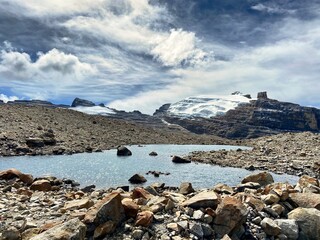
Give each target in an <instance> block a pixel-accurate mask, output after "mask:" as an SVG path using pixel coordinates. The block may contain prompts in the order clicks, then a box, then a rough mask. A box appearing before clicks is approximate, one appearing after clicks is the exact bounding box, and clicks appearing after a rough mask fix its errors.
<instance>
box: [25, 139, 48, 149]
mask: <svg viewBox="0 0 320 240" xmlns="http://www.w3.org/2000/svg"><path fill="white" fill-rule="evenodd" d="M26 144H27V146H28V147H30V148H39V147H44V141H43V139H42V138H27V139H26Z"/></svg>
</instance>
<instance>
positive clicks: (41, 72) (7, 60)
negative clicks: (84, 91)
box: [0, 49, 95, 81]
mask: <svg viewBox="0 0 320 240" xmlns="http://www.w3.org/2000/svg"><path fill="white" fill-rule="evenodd" d="M37 57H38V59H36V60H35V61H32V60H31V57H30V55H29V54H27V53H25V52H17V51H11V50H2V51H1V52H0V73H5V75H6V76H7V77H10V78H12V79H17V78H19V79H21V78H23V79H26V78H32V77H37V76H41V78H42V77H44V79H47V78H48V77H49V76H50V74H57V75H61V76H65V75H74V76H76V77H77V78H79V77H81V76H84V75H87V74H93V73H94V72H95V69H94V68H93V67H92V66H90V65H89V64H87V63H82V62H80V60H79V59H78V57H76V56H74V55H72V54H65V53H63V52H61V51H59V50H57V49H52V50H50V51H49V52H47V53H42V52H38V54H37ZM52 81H58V79H52Z"/></svg>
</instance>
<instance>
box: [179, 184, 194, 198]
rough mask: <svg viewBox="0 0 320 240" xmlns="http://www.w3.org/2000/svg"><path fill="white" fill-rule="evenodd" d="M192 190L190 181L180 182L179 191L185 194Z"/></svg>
mask: <svg viewBox="0 0 320 240" xmlns="http://www.w3.org/2000/svg"><path fill="white" fill-rule="evenodd" d="M193 192H194V189H193V187H192V184H191V183H189V182H183V183H181V185H180V189H179V193H181V194H184V195H186V194H189V193H193Z"/></svg>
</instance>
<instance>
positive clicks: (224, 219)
mask: <svg viewBox="0 0 320 240" xmlns="http://www.w3.org/2000/svg"><path fill="white" fill-rule="evenodd" d="M248 213H249V210H248V209H247V207H246V206H245V205H244V204H243V203H242V202H241V201H240V200H239V199H237V198H235V197H230V196H226V197H225V198H223V199H222V202H221V203H220V204H219V205H218V207H217V209H216V217H215V218H214V221H213V228H214V230H215V232H216V233H217V234H218V235H219V236H220V237H222V236H224V235H225V234H229V235H230V236H231V235H232V232H234V231H235V230H236V229H237V228H239V227H241V226H242V224H243V223H245V221H246V219H247V215H248Z"/></svg>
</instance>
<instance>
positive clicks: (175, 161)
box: [172, 156, 191, 163]
mask: <svg viewBox="0 0 320 240" xmlns="http://www.w3.org/2000/svg"><path fill="white" fill-rule="evenodd" d="M172 162H174V163H191V161H190V160H188V159H184V158H181V157H179V156H173V158H172Z"/></svg>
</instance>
